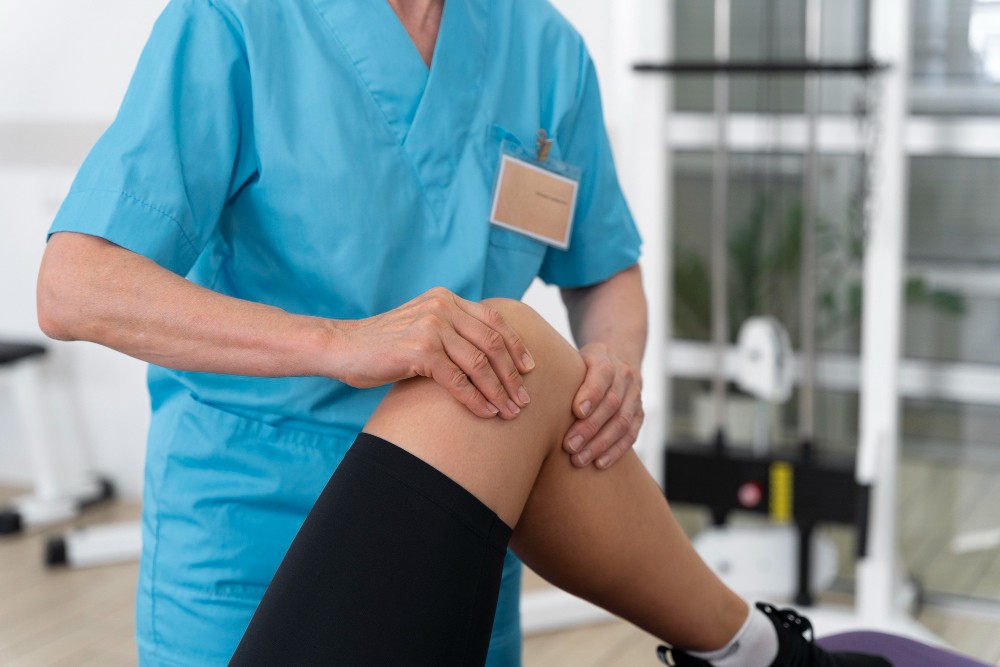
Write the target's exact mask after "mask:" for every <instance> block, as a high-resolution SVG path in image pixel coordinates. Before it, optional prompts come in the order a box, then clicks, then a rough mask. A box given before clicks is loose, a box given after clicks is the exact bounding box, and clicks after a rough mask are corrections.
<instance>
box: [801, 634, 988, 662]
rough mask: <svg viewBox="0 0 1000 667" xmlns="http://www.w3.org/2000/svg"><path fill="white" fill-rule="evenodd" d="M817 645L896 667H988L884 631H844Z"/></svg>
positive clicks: (818, 640) (952, 652) (822, 640)
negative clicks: (883, 660) (870, 655)
mask: <svg viewBox="0 0 1000 667" xmlns="http://www.w3.org/2000/svg"><path fill="white" fill-rule="evenodd" d="M816 643H817V644H819V645H820V646H822V647H823V648H825V649H826V650H828V651H858V652H860V653H877V654H878V655H881V656H883V657H885V658H887V659H888V660H889V661H890V662H891V663H892V664H893V665H895V667H991V666H990V665H989V663H985V662H980V661H979V660H974V659H972V658H969V657H966V656H963V655H960V654H958V653H955V652H954V651H949V650H947V649H944V648H939V647H936V646H930V645H929V644H924V643H923V642H918V641H915V640H913V639H907V638H905V637H900V636H898V635H891V634H888V633H885V632H843V633H839V634H836V635H830V636H828V637H823V638H821V639H817V640H816Z"/></svg>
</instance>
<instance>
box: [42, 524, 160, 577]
mask: <svg viewBox="0 0 1000 667" xmlns="http://www.w3.org/2000/svg"><path fill="white" fill-rule="evenodd" d="M141 553H142V523H141V522H139V521H123V522H121V523H109V524H102V525H96V526H87V527H85V528H77V529H76V530H73V531H71V532H69V533H67V534H65V535H53V536H51V537H49V539H48V541H47V542H46V543H45V564H46V565H47V566H49V567H57V566H70V567H93V566H95V565H111V564H113V563H125V562H130V561H134V560H136V559H137V558H138V557H139V554H141Z"/></svg>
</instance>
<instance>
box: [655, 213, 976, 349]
mask: <svg viewBox="0 0 1000 667" xmlns="http://www.w3.org/2000/svg"><path fill="white" fill-rule="evenodd" d="M774 208H775V206H774V204H773V202H772V200H771V198H769V197H768V196H766V195H764V194H761V195H759V196H757V197H756V199H755V200H754V203H753V204H752V206H751V207H750V211H749V213H748V215H747V216H746V219H745V221H744V222H743V223H742V224H739V225H737V226H736V227H735V228H734V229H731V231H730V234H729V242H728V244H727V248H728V270H727V287H728V289H729V299H728V301H729V303H728V310H727V313H728V316H729V332H728V333H729V340H730V341H734V340H735V339H736V335H737V332H738V331H739V328H740V326H741V325H742V324H743V322H745V321H746V320H747V319H748V318H750V317H753V316H755V315H771V316H774V317H776V318H777V319H778V320H780V321H781V322H782V323H783V324H784V325H785V327H786V328H787V329H788V331H789V334H790V336H791V337H792V340H793V341H798V340H799V326H800V322H799V319H800V318H799V315H800V312H801V307H800V303H799V283H800V265H801V258H802V252H801V249H802V221H803V211H802V203H801V201H795V202H793V203H792V204H790V205H789V206H787V207H786V208H785V209H784V210H782V211H778V212H776V211H774V210H773V209H774ZM776 213H777V214H776ZM847 215H848V218H849V219H848V224H833V223H831V222H830V221H829V220H826V219H823V218H820V219H819V220H818V221H817V226H816V230H817V234H816V255H817V264H816V285H817V290H816V291H817V294H816V299H817V325H816V334H817V339H818V342H819V344H820V345H823V344H824V343H829V342H831V341H832V340H833V339H834V338H835V337H836V336H838V335H841V336H842V335H847V336H849V337H850V339H851V342H850V343H849V346H850V347H855V348H856V345H857V337H858V335H859V326H858V325H859V323H860V321H861V306H862V300H863V289H862V276H861V265H862V260H863V257H864V245H865V239H864V233H863V231H862V229H863V226H862V225H861V224H860V213H859V212H858V211H857V209H856V208H855V207H852V208H851V209H850V210H849V212H848V214H847ZM771 221H775V222H773V223H772V222H771ZM674 293H675V305H674V327H675V335H676V336H677V337H679V338H690V339H696V340H704V339H708V338H710V337H711V321H712V318H711V312H712V308H711V282H710V269H709V263H708V261H707V260H706V259H705V258H703V257H702V256H700V255H699V254H697V253H695V252H693V251H691V250H690V249H688V248H683V247H681V248H678V249H677V252H676V254H675V264H674ZM905 298H906V302H907V305H910V306H914V305H925V306H929V307H930V308H933V309H934V310H937V311H938V312H941V313H945V314H948V315H953V316H959V315H962V314H963V313H964V312H965V301H964V299H963V298H962V296H961V295H959V294H957V293H955V292H950V291H947V290H937V289H932V288H931V287H930V286H929V285H928V284H927V283H926V281H924V280H923V279H921V278H910V279H908V280H907V282H906V285H905Z"/></svg>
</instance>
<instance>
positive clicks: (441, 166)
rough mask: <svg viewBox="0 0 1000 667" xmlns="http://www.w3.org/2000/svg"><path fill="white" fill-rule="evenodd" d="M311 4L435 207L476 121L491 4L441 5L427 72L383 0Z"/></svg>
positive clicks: (468, 0) (473, 0) (456, 1)
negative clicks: (319, 14)
mask: <svg viewBox="0 0 1000 667" xmlns="http://www.w3.org/2000/svg"><path fill="white" fill-rule="evenodd" d="M314 2H315V4H316V6H317V7H318V9H319V11H320V13H321V15H322V16H323V17H324V19H325V20H326V22H327V24H328V25H329V26H330V27H331V29H332V30H333V32H334V35H335V36H336V38H337V39H338V40H339V42H340V44H341V45H342V47H343V49H344V51H345V52H346V55H347V57H348V58H349V59H350V60H351V62H352V64H353V66H354V68H355V69H356V71H357V73H358V76H359V77H360V78H361V80H362V82H363V83H364V85H365V87H366V89H367V90H368V92H369V94H370V95H371V98H372V100H373V101H374V103H375V104H376V106H377V107H378V108H379V109H380V111H381V112H382V115H383V116H384V118H385V120H386V123H387V124H388V125H389V127H390V129H391V130H392V132H393V133H394V134H395V136H396V138H397V140H398V143H399V145H400V146H401V147H402V148H403V150H404V151H405V153H406V154H407V156H408V157H409V159H410V160H411V162H412V165H413V168H414V171H415V172H416V175H417V178H418V179H419V180H420V183H421V185H422V187H423V189H424V192H425V194H426V196H427V197H428V200H435V199H440V198H441V197H443V196H444V194H445V193H444V190H445V189H446V188H447V185H448V184H449V183H450V182H451V181H452V180H453V176H454V170H455V168H456V166H457V163H458V162H459V159H458V155H457V154H456V153H458V152H459V151H460V150H461V149H462V148H463V147H464V146H465V143H466V140H467V138H468V133H469V129H470V127H471V125H472V123H473V122H474V118H475V116H476V113H475V111H476V107H477V104H478V100H479V97H480V88H481V86H482V78H483V75H484V71H485V68H486V54H487V49H488V44H487V39H488V35H489V31H488V22H489V11H490V8H489V3H490V0H445V3H444V11H443V14H442V17H441V26H440V28H439V30H438V37H437V43H436V44H435V46H434V56H433V58H432V59H431V66H430V68H429V69H428V67H427V64H426V63H425V62H424V60H423V58H422V57H421V56H420V53H419V51H418V50H417V47H416V45H415V44H414V43H413V40H412V39H411V38H410V35H409V34H408V33H407V32H406V28H405V26H403V23H402V21H400V19H399V17H398V16H397V15H396V12H395V11H393V9H392V7H391V6H390V5H389V3H388V1H387V0H314ZM432 203H433V202H432ZM438 203H440V202H438ZM435 208H438V206H435ZM438 210H440V208H438Z"/></svg>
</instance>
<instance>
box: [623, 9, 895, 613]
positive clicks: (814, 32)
mask: <svg viewBox="0 0 1000 667" xmlns="http://www.w3.org/2000/svg"><path fill="white" fill-rule="evenodd" d="M770 6H771V5H770V4H768V7H770ZM730 10H731V0H716V2H715V11H714V16H715V19H714V20H715V36H714V50H715V51H714V58H715V59H714V60H713V61H710V62H687V63H683V62H682V63H660V64H650V63H642V64H639V65H637V66H636V67H635V69H636V70H637V71H641V72H660V73H667V74H674V75H677V74H705V73H711V74H712V75H713V79H714V113H715V120H716V134H715V150H714V157H713V180H712V209H711V302H712V308H711V312H712V345H713V349H714V353H715V360H716V361H715V372H714V375H713V378H712V393H713V405H714V413H715V425H716V434H715V440H714V442H713V443H709V446H706V443H690V442H687V443H670V444H669V446H668V447H667V449H666V456H665V474H664V479H665V487H666V493H667V496H668V497H669V498H670V499H671V500H672V501H673V502H688V503H695V504H699V505H703V506H706V507H708V508H709V509H710V510H711V512H712V518H713V521H714V523H715V524H716V526H721V525H723V524H725V522H726V521H727V519H728V517H729V515H730V514H731V513H732V512H733V511H751V512H757V513H765V514H768V515H770V517H771V518H772V520H774V521H775V522H778V523H789V522H792V523H794V525H795V527H796V530H797V533H798V559H797V560H798V568H797V569H798V586H797V591H796V594H795V596H794V599H795V601H796V602H797V603H798V604H801V605H809V604H811V603H812V600H813V595H812V581H813V578H812V573H811V568H812V561H813V554H812V549H813V545H814V542H815V540H814V529H815V527H816V526H817V524H819V523H821V522H839V523H847V524H850V525H853V526H855V527H856V529H857V531H858V539H857V545H858V551H859V554H864V552H865V548H866V536H867V532H868V530H867V529H868V525H867V516H868V497H869V487H868V485H867V484H862V483H859V482H858V481H856V475H855V467H856V466H855V463H854V461H853V460H841V461H836V460H830V459H828V458H820V457H819V456H818V455H817V454H816V452H815V419H814V402H815V401H814V391H815V357H816V336H815V329H816V270H815V255H816V227H817V208H818V205H817V204H818V202H817V191H818V185H819V152H818V120H819V113H820V109H819V102H820V95H819V93H820V89H819V84H820V76H822V75H828V74H841V75H850V76H861V77H863V78H864V80H865V81H866V82H870V81H871V80H873V79H874V78H875V75H877V74H878V73H880V72H882V71H883V70H884V69H885V67H884V66H883V65H881V64H879V63H877V62H875V61H874V60H872V59H871V58H867V59H863V60H860V61H858V62H823V61H821V60H820V55H821V54H820V48H819V39H820V32H821V31H820V17H821V7H820V0H808V1H807V3H806V45H805V60H803V61H799V62H787V61H782V62H773V61H770V62H734V61H732V60H731V59H730V21H731V11H730ZM772 24H773V21H771V22H769V25H772ZM772 37H773V35H772ZM771 42H772V43H773V39H772V40H771ZM740 74H766V75H771V74H799V75H805V99H804V115H805V117H806V127H807V142H806V150H805V156H804V184H803V207H802V211H803V213H802V241H801V255H800V257H801V261H800V271H801V275H800V299H801V304H800V313H801V326H800V329H801V332H800V333H801V341H800V349H801V356H800V364H799V369H798V372H799V375H800V384H799V409H798V414H799V427H798V447H797V452H796V453H795V454H794V455H776V454H773V453H772V452H770V451H769V450H770V447H769V446H767V445H768V443H767V441H768V440H769V438H766V437H764V433H765V432H762V428H766V423H767V422H768V420H767V419H760V420H758V425H759V428H758V438H757V440H758V441H759V442H758V446H757V447H756V448H755V452H754V453H752V454H746V453H744V452H737V451H734V450H733V449H732V448H731V447H729V443H728V442H727V437H726V433H725V428H724V427H725V423H726V421H725V403H726V394H727V379H726V378H727V374H726V369H725V353H726V349H727V348H728V345H729V340H728V335H729V334H728V332H729V322H728V312H727V305H728V293H727V292H728V290H727V283H726V281H727V266H726V258H727V251H728V248H727V222H728V199H729V192H728V187H729V173H728V172H729V151H728V142H729V137H728V118H729V77H730V76H731V75H740ZM862 113H863V114H865V115H867V114H868V113H870V109H868V108H867V107H866V108H865V109H863V111H862ZM866 157H867V156H866ZM866 162H867V161H866ZM865 167H866V168H865V169H863V172H864V174H863V177H862V179H861V181H862V187H861V192H860V199H861V202H860V204H861V210H862V217H864V216H865V215H867V213H868V211H867V206H866V204H867V197H868V194H869V189H868V188H867V178H866V177H867V176H868V173H867V164H866V165H865ZM746 326H747V328H746V329H744V331H743V336H742V338H743V340H742V342H743V343H744V345H745V348H744V353H742V354H741V356H740V366H741V372H740V373H738V376H739V377H740V378H741V380H742V381H741V382H739V384H740V386H741V387H743V388H744V389H746V390H749V391H750V393H752V394H754V395H756V396H757V397H758V398H759V399H760V400H775V399H778V400H780V399H782V398H787V390H784V389H785V386H784V384H783V381H786V380H787V381H788V384H789V385H790V378H791V375H792V370H791V364H790V363H786V360H785V359H784V358H783V355H787V356H788V357H790V356H791V355H790V351H786V349H785V348H784V343H785V342H786V341H783V340H782V339H781V334H780V325H778V323H777V322H774V321H771V322H768V321H766V320H765V321H754V322H748V323H747V325H746ZM776 327H777V328H776ZM783 390H784V391H783ZM761 422H763V424H764V426H762V427H761V426H760V424H761ZM739 539H742V538H739ZM739 539H736V538H734V540H733V541H732V542H731V544H730V548H731V549H733V550H737V549H739V548H740V544H739ZM775 539H778V542H780V539H779V538H775ZM696 544H697V541H696ZM776 546H777V542H776ZM733 567H736V566H735V565H734V566H733Z"/></svg>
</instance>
